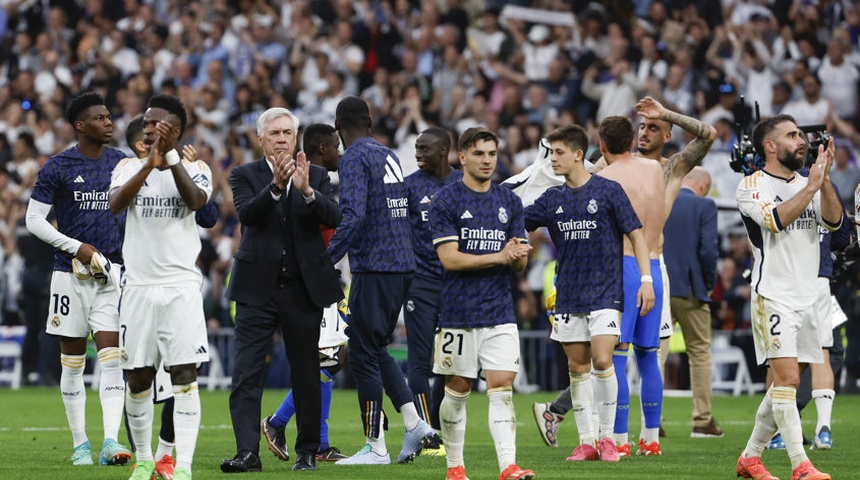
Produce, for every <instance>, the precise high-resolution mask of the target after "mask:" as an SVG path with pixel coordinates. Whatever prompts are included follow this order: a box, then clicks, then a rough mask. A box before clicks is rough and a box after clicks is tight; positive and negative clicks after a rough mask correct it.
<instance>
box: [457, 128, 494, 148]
mask: <svg viewBox="0 0 860 480" xmlns="http://www.w3.org/2000/svg"><path fill="white" fill-rule="evenodd" d="M478 140H484V141H486V142H494V143H495V144H496V146H498V145H499V137H498V136H496V134H495V133H493V132H492V131H490V130H489V129H487V128H484V127H472V128H467V129H466V131H465V132H463V133H462V134H461V135H460V139H459V140H458V141H457V148H458V149H459V150H460V151H461V152H465V151H466V150H468V149H469V148H471V147H474V146H475V144H476V143H478Z"/></svg>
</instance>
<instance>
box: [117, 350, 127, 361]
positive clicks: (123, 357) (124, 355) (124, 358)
mask: <svg viewBox="0 0 860 480" xmlns="http://www.w3.org/2000/svg"><path fill="white" fill-rule="evenodd" d="M119 358H121V359H122V361H123V362H127V361H128V353H127V352H126V351H125V349H123V350H122V351H121V352H120V354H119Z"/></svg>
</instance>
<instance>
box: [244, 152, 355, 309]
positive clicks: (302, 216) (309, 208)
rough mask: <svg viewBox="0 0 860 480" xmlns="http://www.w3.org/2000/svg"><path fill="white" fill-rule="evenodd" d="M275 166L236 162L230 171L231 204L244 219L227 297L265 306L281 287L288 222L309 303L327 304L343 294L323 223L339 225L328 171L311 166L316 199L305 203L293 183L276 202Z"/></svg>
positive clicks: (337, 210)
mask: <svg viewBox="0 0 860 480" xmlns="http://www.w3.org/2000/svg"><path fill="white" fill-rule="evenodd" d="M272 178H273V174H272V170H271V169H270V168H269V165H268V164H267V163H266V161H265V160H259V161H256V162H253V163H248V164H245V165H241V166H238V167H236V168H234V169H233V172H232V173H231V174H230V187H231V188H232V190H233V203H234V205H235V206H236V212H237V213H238V214H239V221H240V222H242V240H241V242H240V243H239V250H237V251H236V254H235V255H234V256H233V270H232V272H231V274H230V283H229V285H228V287H227V298H229V299H230V300H234V301H236V302H241V303H246V304H249V305H263V304H265V303H266V302H268V301H269V300H271V298H272V293H273V291H274V289H275V288H276V285H277V279H278V274H279V270H280V266H281V252H282V251H283V250H284V248H285V246H284V238H285V236H284V231H283V228H284V225H285V222H290V223H289V226H290V228H291V231H292V239H293V245H292V248H289V247H288V248H286V250H287V254H289V253H290V252H291V251H292V252H295V255H296V262H297V264H298V267H299V273H300V274H301V277H302V281H303V283H304V285H305V287H306V288H307V291H308V294H309V296H310V299H311V301H312V302H313V303H314V304H315V305H316V306H318V307H320V308H325V307H327V306H329V305H331V304H332V303H334V302H337V301H338V300H340V299H341V298H343V289H342V288H341V286H340V280H339V274H338V272H337V270H335V268H334V264H333V263H332V261H331V257H330V256H329V254H328V252H327V251H326V246H325V243H323V237H322V235H321V234H320V224H323V225H326V226H328V227H332V228H335V227H337V225H338V224H339V223H340V219H341V212H340V207H339V206H338V204H337V202H336V201H335V200H334V191H333V188H332V185H331V182H330V181H329V177H328V172H326V171H325V169H324V168H322V167H319V166H317V165H311V168H310V179H309V181H310V185H311V187H312V188H313V189H314V195H315V197H316V199H315V200H314V201H313V202H311V203H307V202H305V199H304V198H303V197H302V194H301V192H300V191H299V190H298V189H297V188H296V187H295V186H293V185H292V184H290V188H289V190H288V191H286V192H284V194H283V195H281V198H280V200H278V201H275V199H273V198H272V194H271V193H270V192H269V185H271V183H272Z"/></svg>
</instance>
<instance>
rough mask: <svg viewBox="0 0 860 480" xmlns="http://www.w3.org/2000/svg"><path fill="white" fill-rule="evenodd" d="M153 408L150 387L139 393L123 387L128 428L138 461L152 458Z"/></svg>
mask: <svg viewBox="0 0 860 480" xmlns="http://www.w3.org/2000/svg"><path fill="white" fill-rule="evenodd" d="M154 411H155V408H154V407H153V405H152V387H149V388H147V389H146V390H144V391H142V392H140V393H132V392H131V389H130V388H126V389H125V413H126V415H127V416H128V428H129V430H131V438H132V439H134V447H135V453H134V456H135V458H136V459H137V461H138V462H140V461H148V462H151V461H153V460H152V417H153V415H154Z"/></svg>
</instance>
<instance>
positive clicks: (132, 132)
mask: <svg viewBox="0 0 860 480" xmlns="http://www.w3.org/2000/svg"><path fill="white" fill-rule="evenodd" d="M141 138H143V115H140V116H138V117H135V118H134V120H132V121H130V122H128V126H127V127H125V143H127V144H128V148H130V149H131V151H132V152H134V153H135V154H137V150H135V148H134V144H135V143H137V142H138V140H140V139H141Z"/></svg>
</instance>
